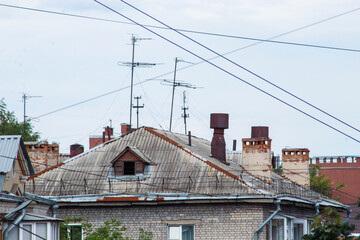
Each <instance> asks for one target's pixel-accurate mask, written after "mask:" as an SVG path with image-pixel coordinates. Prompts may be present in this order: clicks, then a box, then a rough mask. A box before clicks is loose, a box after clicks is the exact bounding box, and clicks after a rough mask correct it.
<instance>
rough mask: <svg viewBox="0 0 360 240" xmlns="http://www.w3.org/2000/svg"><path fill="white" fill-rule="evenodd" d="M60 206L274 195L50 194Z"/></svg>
mask: <svg viewBox="0 0 360 240" xmlns="http://www.w3.org/2000/svg"><path fill="white" fill-rule="evenodd" d="M47 198H49V199H51V200H55V201H57V203H58V205H59V206H64V205H67V206H71V205H77V206H78V205H87V206H89V205H99V204H100V205H101V204H103V205H142V204H144V205H149V204H150V205H159V204H191V203H224V202H254V203H255V202H256V203H259V202H261V203H272V202H273V200H274V196H272V195H191V194H173V193H161V194H157V193H148V194H130V193H129V194H116V193H114V194H99V195H76V196H75V195H74V196H59V197H57V196H50V197H47Z"/></svg>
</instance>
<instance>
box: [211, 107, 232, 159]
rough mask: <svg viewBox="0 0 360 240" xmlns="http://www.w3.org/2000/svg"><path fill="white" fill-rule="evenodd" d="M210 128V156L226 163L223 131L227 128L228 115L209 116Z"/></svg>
mask: <svg viewBox="0 0 360 240" xmlns="http://www.w3.org/2000/svg"><path fill="white" fill-rule="evenodd" d="M210 128H213V129H214V135H213V138H212V141H211V156H212V157H213V158H216V159H217V160H219V161H221V162H223V163H226V150H225V147H226V145H225V138H224V129H227V128H229V114H226V113H212V114H210Z"/></svg>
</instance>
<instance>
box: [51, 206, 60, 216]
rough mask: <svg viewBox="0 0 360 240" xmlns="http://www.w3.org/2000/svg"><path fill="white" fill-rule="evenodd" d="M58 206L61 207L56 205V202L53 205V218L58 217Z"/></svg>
mask: <svg viewBox="0 0 360 240" xmlns="http://www.w3.org/2000/svg"><path fill="white" fill-rule="evenodd" d="M58 208H59V206H58V205H56V204H54V205H51V210H52V217H53V218H56V215H57V210H58Z"/></svg>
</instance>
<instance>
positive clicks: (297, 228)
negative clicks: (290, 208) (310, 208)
mask: <svg viewBox="0 0 360 240" xmlns="http://www.w3.org/2000/svg"><path fill="white" fill-rule="evenodd" d="M303 236H304V225H303V224H301V223H294V240H301V239H302V237H303Z"/></svg>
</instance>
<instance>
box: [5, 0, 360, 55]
mask: <svg viewBox="0 0 360 240" xmlns="http://www.w3.org/2000/svg"><path fill="white" fill-rule="evenodd" d="M0 6H2V7H9V8H16V9H21V10H28V11H35V12H41V13H49V14H56V15H63V16H68V17H76V18H83V19H90V20H96V21H103V22H111V23H120V24H127V25H136V24H134V23H131V22H124V21H118V20H112V19H106V18H99V17H91V16H86V15H78V14H71V13H62V12H56V11H50V10H45V9H37V8H29V7H22V6H16V5H9V4H1V3H0ZM358 10H360V8H356V9H353V10H350V11H347V12H345V13H342V14H339V15H336V16H334V17H332V18H329V19H326V20H324V21H327V20H330V19H333V18H336V17H339V16H343V15H345V14H349V13H352V12H355V11H358ZM321 22H323V21H321ZM144 26H146V27H149V28H157V29H165V30H171V29H170V28H167V27H161V26H155V25H148V24H144ZM311 26H312V25H311ZM175 29H176V30H177V31H179V32H186V33H195V34H201V35H207V36H215V37H224V38H233V39H242V40H249V41H258V42H268V43H276V44H286V45H294V46H300V47H311V48H323V49H329V50H340V51H349V52H360V49H353V48H342V47H332V46H324V45H315V44H306V43H297V42H287V41H274V40H270V39H262V38H254V37H246V36H237V35H229V34H222V33H212V32H204V31H195V30H189V29H179V28H175Z"/></svg>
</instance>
